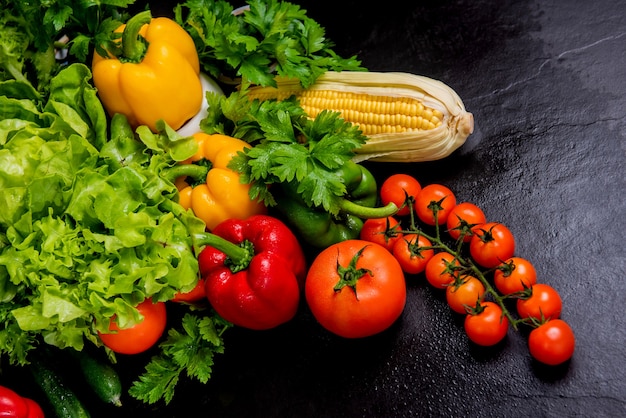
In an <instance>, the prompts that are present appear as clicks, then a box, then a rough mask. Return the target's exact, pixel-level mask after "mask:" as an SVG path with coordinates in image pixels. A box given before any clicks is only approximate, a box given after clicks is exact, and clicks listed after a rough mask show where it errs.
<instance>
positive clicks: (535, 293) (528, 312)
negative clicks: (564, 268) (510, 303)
mask: <svg viewBox="0 0 626 418" xmlns="http://www.w3.org/2000/svg"><path fill="white" fill-rule="evenodd" d="M516 306H517V313H518V315H519V316H520V318H535V319H537V320H539V321H544V320H549V319H557V318H558V317H560V316H561V309H562V308H563V301H562V300H561V295H559V292H557V291H556V289H555V288H553V287H552V286H550V285H548V284H545V283H536V284H534V285H532V286H531V287H530V289H528V291H527V295H524V296H523V297H522V298H520V299H518V300H517V305H516Z"/></svg>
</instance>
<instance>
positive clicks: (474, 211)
mask: <svg viewBox="0 0 626 418" xmlns="http://www.w3.org/2000/svg"><path fill="white" fill-rule="evenodd" d="M380 194H381V196H380V198H381V201H382V203H383V204H387V203H390V202H393V203H395V204H396V205H397V206H398V207H400V208H401V209H400V211H399V212H398V214H397V215H395V216H393V217H389V218H385V219H371V220H368V221H366V222H365V225H366V227H364V229H363V231H362V233H361V239H363V240H366V241H371V242H376V243H378V244H381V245H383V246H384V247H385V248H387V250H388V251H389V252H391V254H392V255H393V256H394V257H395V258H396V259H397V260H398V262H399V264H400V266H401V267H402V270H403V271H404V273H405V274H410V275H418V274H423V276H424V277H425V278H426V280H427V282H428V283H429V284H430V285H431V286H432V287H433V288H436V289H439V290H443V291H445V292H446V301H447V303H448V305H449V306H450V308H451V309H452V310H453V311H454V312H456V313H458V314H462V315H465V322H464V329H465V332H466V334H467V336H468V338H469V340H470V341H472V342H473V343H475V344H477V345H482V346H492V345H495V344H497V343H499V342H500V341H502V340H503V339H504V338H505V337H506V335H507V333H508V330H509V328H510V327H511V325H513V327H514V328H517V326H518V325H521V324H524V325H529V326H531V327H532V328H533V329H532V331H531V332H530V335H529V338H528V346H529V351H530V354H531V356H532V357H533V358H535V359H536V360H538V361H540V362H541V363H544V364H548V365H557V364H561V363H563V362H565V361H567V360H569V359H570V358H571V356H572V355H573V352H574V347H575V338H574V333H573V331H572V329H571V327H570V326H569V325H568V324H567V323H566V322H565V321H563V320H562V319H560V315H561V310H562V300H561V297H560V295H559V293H558V292H557V291H556V290H555V289H554V288H552V287H551V286H549V285H548V284H545V283H538V281H537V272H536V270H535V268H534V266H533V264H532V263H531V262H530V261H528V260H526V259H524V258H522V257H519V256H517V255H516V254H515V237H514V235H513V233H512V232H511V230H510V229H509V228H507V226H506V225H504V224H502V223H500V222H494V221H488V219H487V217H486V216H485V214H484V212H483V211H482V210H481V208H479V207H478V206H477V205H475V204H473V203H470V202H457V198H456V196H455V194H454V193H453V192H452V191H451V190H450V189H449V188H448V187H446V186H444V185H441V184H429V185H426V186H423V187H422V185H421V184H420V183H419V181H418V180H417V179H415V178H414V177H412V176H409V175H406V174H394V175H392V176H389V177H388V178H387V179H386V180H385V181H384V182H383V184H382V186H381V189H380ZM405 222H409V223H410V225H409V226H408V227H404V228H403V227H401V225H403V224H404V223H405ZM420 224H421V225H420ZM424 225H425V227H424ZM433 227H434V229H435V231H436V232H435V234H434V236H433V234H428V233H426V232H425V230H428V228H431V229H432V228H433ZM441 230H443V231H444V232H445V234H444V235H443V236H440V231H441ZM450 240H451V241H452V242H454V245H451V246H450V245H448V243H447V242H448V241H450ZM463 246H465V248H466V249H467V253H468V254H469V256H465V255H463V254H464V252H463V251H461V249H462V248H464V247H463ZM507 298H514V299H516V305H515V306H516V311H517V312H515V314H516V316H514V313H512V312H510V311H509V309H507V308H506V305H505V304H504V300H505V299H507Z"/></svg>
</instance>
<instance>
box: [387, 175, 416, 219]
mask: <svg viewBox="0 0 626 418" xmlns="http://www.w3.org/2000/svg"><path fill="white" fill-rule="evenodd" d="M420 190H422V186H421V185H420V183H419V181H417V179H416V178H415V177H413V176H410V175H408V174H392V175H391V176H389V177H388V178H387V179H386V180H385V181H384V182H383V184H382V185H381V186H380V200H381V202H382V204H383V205H387V204H388V203H395V204H396V206H397V207H398V208H400V209H399V210H398V212H397V215H398V216H404V215H408V214H409V213H410V212H411V207H410V204H412V201H413V200H415V196H417V194H418V193H419V192H420ZM407 199H408V200H407Z"/></svg>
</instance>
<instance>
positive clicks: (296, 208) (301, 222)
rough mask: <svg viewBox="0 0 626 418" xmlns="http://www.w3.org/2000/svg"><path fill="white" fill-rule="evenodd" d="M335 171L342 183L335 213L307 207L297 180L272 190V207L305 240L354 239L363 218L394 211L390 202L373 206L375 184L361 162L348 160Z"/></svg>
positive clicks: (314, 243)
mask: <svg viewBox="0 0 626 418" xmlns="http://www.w3.org/2000/svg"><path fill="white" fill-rule="evenodd" d="M338 174H339V175H340V176H341V177H342V178H343V180H344V184H345V185H346V194H345V195H344V196H343V197H340V198H339V207H340V210H339V213H337V214H332V213H330V212H328V211H326V210H325V209H324V208H322V207H310V206H308V205H307V204H306V202H305V201H304V200H303V199H302V197H301V196H300V195H299V194H298V192H297V190H296V189H297V185H298V183H297V182H290V183H282V184H281V192H282V193H277V194H276V202H277V205H276V208H277V209H278V211H279V212H280V213H281V214H282V215H283V218H284V219H285V220H286V222H287V223H288V224H289V225H290V226H291V227H292V229H293V230H294V232H296V234H297V235H298V236H299V237H300V238H301V239H303V240H304V241H305V242H306V243H307V244H309V245H311V246H313V247H317V248H326V247H328V246H330V245H332V244H335V243H337V242H341V241H345V240H348V239H356V238H358V236H359V233H360V232H361V228H363V219H368V218H384V217H387V216H391V215H393V214H395V213H396V212H397V211H398V207H397V206H396V205H395V204H393V203H390V204H389V205H387V206H384V207H375V206H376V204H377V202H378V194H377V193H378V186H377V184H376V179H375V178H374V176H373V175H372V173H371V172H370V171H369V170H368V169H366V168H365V167H364V166H362V165H360V164H357V163H355V162H352V161H348V162H347V163H346V164H344V165H343V166H342V167H341V168H340V169H339V170H338Z"/></svg>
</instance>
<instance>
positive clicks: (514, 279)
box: [493, 257, 537, 295]
mask: <svg viewBox="0 0 626 418" xmlns="http://www.w3.org/2000/svg"><path fill="white" fill-rule="evenodd" d="M535 283H537V271H536V270H535V266H533V265H532V263H531V262H530V261H528V260H526V259H524V258H521V257H511V258H509V259H508V260H506V261H505V262H504V263H502V264H501V265H499V266H498V267H497V268H496V270H495V271H494V273H493V284H494V285H495V286H496V289H498V291H499V292H500V293H502V294H503V295H510V294H513V293H517V292H522V291H524V289H527V288H529V287H530V286H532V285H534V284H535Z"/></svg>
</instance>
